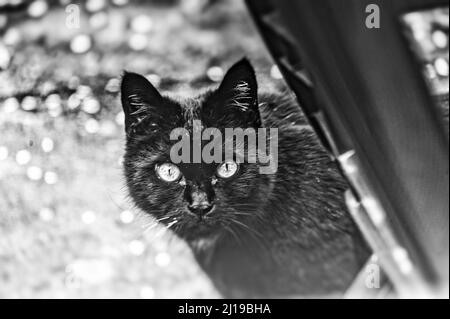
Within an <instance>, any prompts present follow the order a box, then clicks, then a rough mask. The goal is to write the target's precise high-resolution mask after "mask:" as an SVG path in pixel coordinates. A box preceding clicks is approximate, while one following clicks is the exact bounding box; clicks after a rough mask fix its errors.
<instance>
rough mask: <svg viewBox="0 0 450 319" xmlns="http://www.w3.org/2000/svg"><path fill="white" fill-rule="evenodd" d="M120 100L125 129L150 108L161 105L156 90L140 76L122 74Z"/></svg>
mask: <svg viewBox="0 0 450 319" xmlns="http://www.w3.org/2000/svg"><path fill="white" fill-rule="evenodd" d="M121 100H122V107H123V112H124V113H125V129H126V130H127V131H128V129H129V127H130V125H131V124H133V123H135V122H138V121H139V119H140V118H142V117H143V116H144V115H145V114H147V112H148V110H149V108H150V107H158V106H159V105H162V104H163V98H162V96H161V95H160V94H159V92H158V90H156V88H155V87H154V86H153V85H152V84H151V83H150V82H149V81H148V80H147V79H146V78H145V77H143V76H142V75H139V74H136V73H132V72H126V71H125V72H124V74H123V76H122V84H121Z"/></svg>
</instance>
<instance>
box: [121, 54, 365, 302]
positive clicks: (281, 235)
mask: <svg viewBox="0 0 450 319" xmlns="http://www.w3.org/2000/svg"><path fill="white" fill-rule="evenodd" d="M242 83H244V84H245V85H246V87H247V89H246V90H245V92H244V96H243V95H242V94H243V92H242V90H241V91H239V90H237V89H236V88H237V87H238V86H239V85H240V84H242ZM121 89H122V103H123V108H124V112H125V116H126V120H125V122H126V132H127V142H126V155H125V161H124V168H125V175H126V181H127V185H128V188H129V192H130V195H131V197H132V198H133V200H134V202H135V204H136V205H137V206H138V207H139V208H140V209H142V210H143V211H145V212H147V213H148V214H151V215H153V216H154V217H155V218H157V219H159V220H161V223H164V224H165V225H171V229H172V230H173V231H174V232H175V233H176V234H177V235H178V236H179V237H181V238H183V239H185V240H186V241H187V242H188V244H189V245H190V246H191V248H192V250H193V253H194V255H195V257H196V258H197V260H198V262H199V264H200V265H201V267H202V268H203V269H204V271H205V272H206V273H207V274H208V275H209V276H210V278H211V279H212V281H213V282H214V284H215V285H216V287H217V288H218V290H219V291H220V292H221V293H222V294H223V295H224V296H225V297H283V296H324V295H329V294H333V293H342V292H343V291H344V290H345V289H346V288H347V287H348V286H349V284H350V283H351V281H352V279H353V278H354V277H355V275H356V274H357V272H358V271H359V270H360V269H361V266H362V264H363V262H364V261H365V258H367V253H368V251H367V248H366V246H365V243H364V241H363V240H362V238H361V236H360V234H359V232H358V230H357V229H356V227H355V225H354V224H353V222H352V220H351V218H350V217H349V215H348V213H347V211H346V208H345V204H344V201H343V193H344V191H345V190H346V188H347V187H348V186H347V185H346V183H345V182H344V180H343V178H342V177H341V175H340V174H339V172H338V170H337V168H336V167H335V164H334V163H333V162H332V161H331V160H330V158H329V157H328V156H327V154H326V153H325V151H324V150H323V148H322V147H321V146H320V144H319V143H318V141H317V139H316V137H315V135H314V133H313V132H312V131H311V129H310V128H309V127H308V126H307V123H306V122H305V120H304V118H303V116H302V114H301V112H300V110H299V107H298V105H297V104H296V103H295V101H294V100H293V99H292V97H290V96H287V95H284V96H281V95H276V94H260V95H259V96H258V93H257V82H256V77H255V73H254V71H253V68H252V66H251V65H250V63H249V62H248V61H247V60H245V59H244V60H242V61H240V62H238V63H237V64H235V65H234V66H233V67H232V68H231V69H230V70H229V71H228V73H227V74H226V76H225V78H224V80H223V82H222V84H221V85H220V87H219V88H218V89H216V90H210V91H207V92H206V93H203V94H201V95H200V96H198V97H196V98H193V99H187V100H175V99H172V98H169V97H163V96H161V95H160V94H159V93H158V92H157V90H156V89H155V88H154V87H153V86H152V85H151V84H150V83H149V82H148V81H147V80H146V79H145V78H144V77H142V76H140V75H137V74H134V73H125V74H124V76H123V81H122V88H121ZM243 105H244V107H242V106H243ZM238 106H239V107H238ZM193 119H200V120H202V123H203V125H204V126H205V127H217V128H219V129H223V128H225V127H231V128H235V127H241V128H247V127H255V128H256V127H268V128H270V127H276V128H278V129H279V151H278V156H279V159H278V171H277V172H276V173H275V174H271V175H262V174H259V172H258V164H245V163H243V164H241V166H240V170H239V172H238V175H237V176H236V177H234V178H232V179H230V180H221V179H219V180H218V182H217V184H215V185H213V184H214V183H213V182H212V180H213V179H214V178H216V177H215V172H216V167H217V165H218V164H205V163H202V164H181V165H180V166H179V167H180V169H181V171H182V173H183V175H184V179H183V181H184V182H183V183H179V182H175V183H167V182H164V181H161V180H160V179H158V177H157V176H156V174H155V165H156V164H162V163H164V162H170V158H169V150H170V147H171V145H173V143H174V142H173V141H170V140H169V133H170V131H171V130H172V129H174V128H177V127H185V128H187V129H188V130H191V129H192V120H193ZM194 189H195V190H201V191H203V192H204V193H205V194H206V196H207V198H208V200H209V201H211V202H214V204H215V205H216V208H215V210H214V212H213V213H212V214H211V216H209V217H207V218H203V219H201V220H200V219H199V218H197V217H196V216H193V215H192V214H190V213H189V212H188V210H187V199H186V198H188V197H189V192H191V191H193V190H194ZM174 221H176V223H174Z"/></svg>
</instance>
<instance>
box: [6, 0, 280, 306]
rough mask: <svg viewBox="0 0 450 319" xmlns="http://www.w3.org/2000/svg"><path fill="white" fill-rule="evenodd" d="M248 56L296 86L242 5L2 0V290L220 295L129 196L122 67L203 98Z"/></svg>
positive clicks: (184, 0)
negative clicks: (124, 161) (202, 91)
mask: <svg viewBox="0 0 450 319" xmlns="http://www.w3.org/2000/svg"><path fill="white" fill-rule="evenodd" d="M244 55H245V56H248V57H249V58H250V59H251V60H252V61H253V62H254V63H255V64H256V67H257V69H258V71H259V72H260V73H261V81H262V82H263V83H264V81H265V80H264V79H265V78H267V79H269V80H270V83H275V85H277V84H278V83H279V84H280V85H282V80H281V75H280V72H279V71H278V69H277V68H276V67H274V66H273V63H272V62H271V60H270V58H269V56H268V54H267V53H266V51H265V48H264V46H263V44H262V42H261V40H260V38H259V36H258V35H257V34H256V31H255V30H254V28H253V26H252V22H251V21H250V18H249V16H248V14H247V12H246V10H245V6H244V5H243V3H242V2H241V1H239V0H232V1H230V0H227V1H217V0H215V1H214V0H210V1H206V0H180V1H175V0H158V1H156V0H154V1H131V0H110V1H107V0H88V1H66V0H54V1H50V0H48V1H47V0H36V1H20V0H12V1H5V0H0V298H32V297H33V298H34V297H37V298H47V297H48V298H55V297H58V298H67V297H69V298H79V297H81V298H84V297H86V298H87V297H89V298H103V297H105V298H111V297H120V298H122V297H124V298H139V297H141V298H190V297H199V298H203V297H217V296H218V295H217V293H216V291H215V290H214V289H213V287H212V286H211V284H210V283H209V281H208V280H207V278H206V277H205V276H204V275H203V273H202V272H201V270H200V269H199V268H198V266H197V264H196V262H195V261H194V259H193V257H192V256H191V253H190V251H189V249H188V248H187V247H186V246H185V244H184V243H183V242H181V241H179V240H178V239H177V238H175V237H174V236H173V235H172V234H170V233H168V232H167V231H165V229H162V228H160V227H159V226H158V225H155V223H154V221H153V220H152V219H151V218H150V217H148V216H144V215H143V214H142V213H140V212H138V211H137V210H136V209H134V208H133V206H132V204H131V202H130V200H129V199H127V196H126V195H127V192H126V189H125V188H124V180H123V178H122V170H121V159H122V155H123V150H124V132H123V131H124V128H123V126H122V124H123V113H122V111H121V105H120V101H119V96H118V93H119V85H120V75H121V73H122V71H123V70H124V69H126V70H128V71H134V72H138V73H141V74H144V75H145V76H147V77H148V78H149V79H150V80H151V82H152V83H153V84H154V85H155V86H157V87H158V88H159V89H160V90H161V91H162V92H173V93H176V94H178V95H181V96H184V95H192V94H196V93H198V92H199V89H201V88H203V87H206V86H208V85H214V84H215V83H216V82H219V81H220V80H221V79H222V76H223V73H224V72H225V71H226V68H228V67H229V66H230V65H231V64H232V63H234V62H235V61H236V60H238V59H240V58H242V57H243V56H244ZM266 82H269V81H266Z"/></svg>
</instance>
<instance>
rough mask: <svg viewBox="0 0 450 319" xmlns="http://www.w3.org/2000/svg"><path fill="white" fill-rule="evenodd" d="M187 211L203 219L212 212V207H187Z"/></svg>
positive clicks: (210, 205)
mask: <svg viewBox="0 0 450 319" xmlns="http://www.w3.org/2000/svg"><path fill="white" fill-rule="evenodd" d="M188 208H189V210H190V211H191V212H192V213H194V214H195V215H197V216H198V217H204V216H206V215H208V214H209V213H210V212H212V211H213V208H214V205H212V204H208V205H189V206H188Z"/></svg>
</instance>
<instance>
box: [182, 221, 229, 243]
mask: <svg viewBox="0 0 450 319" xmlns="http://www.w3.org/2000/svg"><path fill="white" fill-rule="evenodd" d="M177 230H178V231H176V232H177V233H178V235H180V236H181V237H183V238H184V239H186V240H191V241H192V240H198V239H209V238H212V237H216V236H217V235H218V234H220V232H221V230H222V225H221V223H220V221H219V220H218V219H217V218H213V217H209V216H192V215H190V216H186V218H184V219H183V220H182V221H181V225H180V227H178V228H177Z"/></svg>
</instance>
